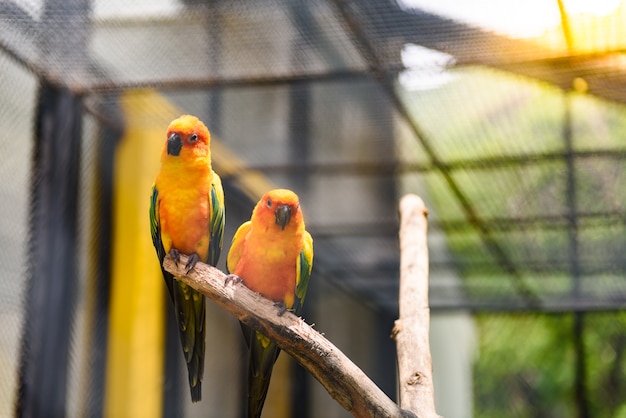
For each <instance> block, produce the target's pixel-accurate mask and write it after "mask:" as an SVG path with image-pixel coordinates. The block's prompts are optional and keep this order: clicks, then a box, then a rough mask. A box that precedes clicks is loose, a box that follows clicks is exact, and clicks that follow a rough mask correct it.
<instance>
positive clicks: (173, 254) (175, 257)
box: [169, 247, 180, 267]
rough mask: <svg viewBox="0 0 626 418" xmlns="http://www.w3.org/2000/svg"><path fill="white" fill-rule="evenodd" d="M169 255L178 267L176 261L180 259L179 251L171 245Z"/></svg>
mask: <svg viewBox="0 0 626 418" xmlns="http://www.w3.org/2000/svg"><path fill="white" fill-rule="evenodd" d="M169 255H170V258H171V259H172V261H173V262H174V264H176V267H178V262H179V261H180V253H179V252H178V250H177V249H176V248H173V247H172V249H171V250H170V252H169Z"/></svg>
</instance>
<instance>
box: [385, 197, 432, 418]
mask: <svg viewBox="0 0 626 418" xmlns="http://www.w3.org/2000/svg"><path fill="white" fill-rule="evenodd" d="M427 214H428V211H427V209H426V207H425V205H424V202H423V201H422V199H420V198H419V197H418V196H416V195H411V194H409V195H406V196H404V197H403V198H402V199H401V200H400V296H399V298H400V299H399V307H400V319H398V320H396V322H395V325H394V329H393V332H392V337H393V338H394V339H395V340H396V347H397V351H398V374H399V381H400V406H401V407H402V408H404V409H409V410H411V411H413V412H415V413H416V414H417V415H418V416H419V417H420V418H431V417H438V416H439V415H437V413H436V412H435V391H434V388H433V372H432V359H431V356H430V345H429V339H428V331H429V328H430V326H429V324H430V308H429V305H428V247H427V245H426V230H427V226H428V223H427V220H426V216H427Z"/></svg>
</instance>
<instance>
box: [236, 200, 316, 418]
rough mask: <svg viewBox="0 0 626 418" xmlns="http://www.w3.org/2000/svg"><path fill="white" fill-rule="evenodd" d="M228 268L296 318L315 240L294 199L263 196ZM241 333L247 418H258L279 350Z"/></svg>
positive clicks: (239, 236)
mask: <svg viewBox="0 0 626 418" xmlns="http://www.w3.org/2000/svg"><path fill="white" fill-rule="evenodd" d="M226 264H227V269H228V271H229V272H230V273H232V275H234V276H236V277H238V278H239V279H240V280H241V281H242V282H243V283H244V284H245V285H246V286H247V287H248V288H249V289H251V290H253V291H255V292H258V293H260V294H261V295H263V296H264V297H266V298H267V299H270V300H273V301H274V302H276V304H277V305H278V306H280V308H279V311H278V314H279V315H282V314H283V313H284V312H285V310H287V309H289V310H292V311H293V312H294V313H295V314H296V315H298V314H299V313H300V310H301V308H302V303H303V302H304V297H305V295H306V289H307V286H308V283H309V277H310V276H311V268H312V266H313V239H312V238H311V235H310V234H309V233H308V232H307V231H306V230H305V228H304V219H303V216H302V210H301V209H300V203H299V201H298V196H297V195H296V194H295V193H294V192H292V191H290V190H286V189H276V190H272V191H270V192H268V193H267V194H265V196H263V197H262V198H261V200H260V201H259V202H258V203H257V204H256V206H255V208H254V210H253V212H252V217H251V218H250V220H249V221H247V222H245V223H244V224H242V225H241V226H240V227H239V229H238V230H237V232H236V233H235V236H234V237H233V242H232V245H231V247H230V250H229V252H228V258H227V261H226ZM241 327H242V330H243V333H244V338H245V340H246V344H247V345H248V349H249V366H248V416H249V417H255V418H258V417H260V416H261V412H262V410H263V404H264V402H265V397H266V395H267V389H268V388H269V384H270V378H271V376H272V368H273V367H274V363H275V362H276V359H277V358H278V354H279V353H280V348H278V346H277V345H276V344H275V343H274V342H273V341H271V340H270V339H269V338H267V337H266V336H265V335H263V334H261V333H260V332H257V331H254V330H252V329H250V328H249V327H247V326H245V325H243V324H242V326H241Z"/></svg>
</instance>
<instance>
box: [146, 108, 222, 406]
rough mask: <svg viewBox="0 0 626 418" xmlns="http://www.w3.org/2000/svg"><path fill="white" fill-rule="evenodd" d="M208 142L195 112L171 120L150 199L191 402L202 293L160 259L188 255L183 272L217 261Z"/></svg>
mask: <svg viewBox="0 0 626 418" xmlns="http://www.w3.org/2000/svg"><path fill="white" fill-rule="evenodd" d="M210 145H211V136H210V133H209V130H208V129H207V127H206V126H205V125H204V123H202V122H201V121H200V120H199V119H198V118H196V117H195V116H190V115H183V116H181V117H179V118H178V119H175V120H174V121H172V123H170V125H169V127H168V128H167V140H166V141H165V144H164V145H163V150H162V152H161V169H160V170H159V173H158V174H157V176H156V179H155V181H154V186H153V187H152V198H151V201H150V226H151V232H152V242H153V243H154V248H155V249H156V253H157V256H158V258H159V263H160V264H161V270H162V271H163V277H164V279H165V283H166V285H167V288H168V290H169V294H170V297H171V299H172V301H173V303H174V312H175V314H176V320H177V323H178V327H179V331H180V341H181V344H182V348H183V355H184V356H185V361H186V362H187V371H188V372H189V387H190V389H191V400H192V401H193V402H198V401H199V400H200V399H201V396H202V374H203V371H204V346H205V333H206V325H205V309H206V308H205V298H204V296H203V295H202V294H201V293H199V292H197V291H196V290H194V289H192V288H191V287H188V286H187V285H186V284H185V283H183V282H179V281H178V280H176V279H175V277H174V276H172V275H171V274H170V273H168V272H167V271H165V270H164V269H163V258H164V257H165V255H166V254H169V255H170V256H171V257H172V259H174V261H176V262H177V263H178V261H179V260H180V254H186V255H188V256H189V258H188V261H187V264H186V268H187V271H190V270H191V269H193V267H194V266H195V264H196V263H197V262H198V261H202V262H205V263H208V264H211V265H213V266H215V265H216V264H217V260H218V259H219V256H220V251H221V250H222V237H223V233H224V191H223V189H222V182H221V180H220V177H219V176H218V175H217V174H216V173H215V172H214V171H213V169H212V168H211V150H210Z"/></svg>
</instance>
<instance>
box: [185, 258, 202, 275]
mask: <svg viewBox="0 0 626 418" xmlns="http://www.w3.org/2000/svg"><path fill="white" fill-rule="evenodd" d="M199 260H200V256H199V255H198V253H191V254H189V258H187V264H185V268H186V269H187V271H186V272H185V274H189V272H190V271H191V270H193V268H194V267H195V266H196V263H197V262H198V261H199Z"/></svg>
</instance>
